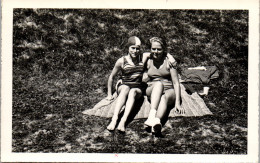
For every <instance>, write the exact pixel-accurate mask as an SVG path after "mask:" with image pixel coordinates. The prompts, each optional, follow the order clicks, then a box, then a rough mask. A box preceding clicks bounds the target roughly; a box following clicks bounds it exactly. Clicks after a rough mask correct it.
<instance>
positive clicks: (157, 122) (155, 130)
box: [152, 118, 162, 135]
mask: <svg viewBox="0 0 260 163" xmlns="http://www.w3.org/2000/svg"><path fill="white" fill-rule="evenodd" d="M161 130H162V124H161V120H160V119H159V118H155V119H154V124H153V127H152V133H153V134H155V135H158V134H160V133H161Z"/></svg>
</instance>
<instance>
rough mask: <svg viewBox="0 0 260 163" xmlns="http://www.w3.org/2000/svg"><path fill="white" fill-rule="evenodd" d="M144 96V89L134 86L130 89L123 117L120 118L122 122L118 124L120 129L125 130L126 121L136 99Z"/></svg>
mask: <svg viewBox="0 0 260 163" xmlns="http://www.w3.org/2000/svg"><path fill="white" fill-rule="evenodd" d="M141 96H142V91H141V90H140V89H139V88H132V89H130V91H129V94H128V98H127V101H126V107H125V112H124V115H123V117H122V118H121V120H120V123H119V124H118V127H117V129H118V130H119V131H122V132H125V122H126V120H127V118H128V116H129V114H130V112H131V110H132V109H133V106H134V103H135V100H137V99H139V98H140V97H141Z"/></svg>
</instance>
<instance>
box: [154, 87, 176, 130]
mask: <svg viewBox="0 0 260 163" xmlns="http://www.w3.org/2000/svg"><path fill="white" fill-rule="evenodd" d="M174 103H175V92H174V90H173V89H169V90H167V91H165V94H164V95H162V97H161V100H160V104H159V106H158V110H157V113H156V116H155V117H156V118H155V124H154V126H153V131H154V132H155V133H159V132H161V128H162V125H161V119H162V118H164V116H165V113H166V112H167V108H168V106H173V104H174Z"/></svg>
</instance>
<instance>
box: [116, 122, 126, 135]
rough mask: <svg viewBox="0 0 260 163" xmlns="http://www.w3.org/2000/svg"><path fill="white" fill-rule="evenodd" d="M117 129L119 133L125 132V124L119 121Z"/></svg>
mask: <svg viewBox="0 0 260 163" xmlns="http://www.w3.org/2000/svg"><path fill="white" fill-rule="evenodd" d="M117 130H118V131H119V132H121V133H124V132H125V124H124V123H121V122H120V123H119V124H118V126H117Z"/></svg>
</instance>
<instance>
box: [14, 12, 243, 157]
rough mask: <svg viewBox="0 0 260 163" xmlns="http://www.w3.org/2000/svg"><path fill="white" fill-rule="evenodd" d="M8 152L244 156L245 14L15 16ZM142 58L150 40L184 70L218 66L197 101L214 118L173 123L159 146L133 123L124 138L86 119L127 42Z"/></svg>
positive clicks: (173, 120) (102, 94) (157, 140)
mask: <svg viewBox="0 0 260 163" xmlns="http://www.w3.org/2000/svg"><path fill="white" fill-rule="evenodd" d="M13 14H14V15H13V110H12V116H13V117H12V118H13V119H12V136H13V137H12V151H13V152H79V153H83V152H84V153H87V152H88V153H93V152H95V153H179V154H183V153H190V154H195V153H203V154H246V153H247V100H248V99H247V97H248V96H247V94H248V11H247V10H119V9H114V10H108V9H102V10H97V9H95V10H94V9H92V10H91V9H88V10H85V9H77V10H76V9H75V10H72V9H55V10H54V9H15V10H14V12H13ZM132 35H136V36H138V37H140V38H141V40H142V42H143V49H142V50H143V51H148V50H149V41H148V39H149V38H151V37H153V36H159V37H163V38H165V39H166V40H167V44H168V47H169V48H168V51H169V52H170V53H171V54H172V55H173V56H174V58H176V60H177V61H178V63H179V64H178V71H179V73H181V72H182V70H184V69H185V68H187V67H192V66H200V65H204V66H207V65H209V66H210V65H215V66H217V67H218V68H219V70H220V72H221V73H220V77H219V78H218V79H217V80H214V81H212V82H211V83H210V93H209V95H208V96H206V97H204V100H205V103H206V105H207V106H208V107H209V108H210V110H211V111H212V112H213V115H212V116H204V117H191V118H187V117H179V118H170V119H169V121H168V123H167V124H166V126H165V127H164V129H163V134H164V138H154V137H153V136H151V135H150V134H149V133H147V132H145V131H144V129H143V122H144V119H139V120H134V121H133V122H131V123H130V124H129V125H128V127H127V130H126V134H125V135H120V134H117V133H115V134H112V133H109V132H107V131H106V130H105V128H106V126H107V125H108V123H109V119H106V118H100V117H93V116H86V115H83V114H82V111H84V110H85V109H90V108H92V107H93V106H94V105H95V104H96V103H97V102H99V101H100V100H101V99H103V98H104V97H106V91H107V88H106V85H107V79H108V76H109V74H110V72H111V70H112V68H113V66H114V63H115V61H116V59H117V58H119V57H120V56H123V55H124V54H126V52H127V51H126V47H125V44H126V41H127V38H128V37H129V36H132Z"/></svg>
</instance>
